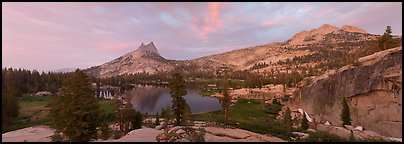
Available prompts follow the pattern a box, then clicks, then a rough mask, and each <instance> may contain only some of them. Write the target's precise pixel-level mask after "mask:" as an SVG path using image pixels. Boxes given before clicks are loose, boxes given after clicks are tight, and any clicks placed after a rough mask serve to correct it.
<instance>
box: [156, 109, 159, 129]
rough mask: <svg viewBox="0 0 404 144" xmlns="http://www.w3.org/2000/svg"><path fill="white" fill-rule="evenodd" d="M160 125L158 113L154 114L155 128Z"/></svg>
mask: <svg viewBox="0 0 404 144" xmlns="http://www.w3.org/2000/svg"><path fill="white" fill-rule="evenodd" d="M158 125H160V117H159V112H157V113H156V126H158Z"/></svg>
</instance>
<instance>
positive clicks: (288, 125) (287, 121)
mask: <svg viewBox="0 0 404 144" xmlns="http://www.w3.org/2000/svg"><path fill="white" fill-rule="evenodd" d="M290 114H291V111H290V109H289V107H288V108H286V111H285V112H284V113H283V124H284V125H285V133H286V135H289V134H290V133H291V131H292V117H291V115H290Z"/></svg>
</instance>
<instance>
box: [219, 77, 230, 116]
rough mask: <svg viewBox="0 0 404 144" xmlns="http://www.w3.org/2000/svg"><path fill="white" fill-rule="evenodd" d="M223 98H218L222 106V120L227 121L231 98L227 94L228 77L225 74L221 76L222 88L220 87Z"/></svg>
mask: <svg viewBox="0 0 404 144" xmlns="http://www.w3.org/2000/svg"><path fill="white" fill-rule="evenodd" d="M222 93H223V98H221V99H220V104H221V105H222V108H223V114H224V122H225V123H227V122H228V115H229V107H230V104H231V98H230V95H229V79H228V76H227V75H225V76H224V78H223V88H222Z"/></svg>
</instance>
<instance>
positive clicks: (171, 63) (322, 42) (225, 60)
mask: <svg viewBox="0 0 404 144" xmlns="http://www.w3.org/2000/svg"><path fill="white" fill-rule="evenodd" d="M377 37H378V35H372V34H368V33H367V32H366V31H365V30H362V29H360V28H357V27H354V26H343V27H342V28H341V29H340V28H337V27H335V26H332V25H329V24H324V25H322V26H321V27H319V28H317V29H312V30H309V31H302V32H300V33H297V34H295V35H294V36H293V37H291V38H290V39H289V40H287V41H285V42H274V43H269V44H264V45H259V46H254V47H248V48H244V49H238V50H233V51H229V52H225V53H221V54H214V55H210V56H205V57H201V58H197V59H192V60H167V59H165V58H163V57H161V56H160V54H159V52H158V50H157V48H156V47H155V45H154V44H153V43H152V42H151V43H149V44H147V45H144V44H143V43H142V44H141V45H140V47H139V48H138V49H137V50H135V51H133V52H130V53H128V54H126V55H123V56H121V57H119V58H117V59H115V60H112V61H110V62H107V63H105V64H102V65H100V66H95V67H92V68H89V69H87V70H86V72H88V73H90V74H92V75H95V76H100V77H110V76H116V75H122V74H135V73H142V72H147V73H149V74H154V73H158V72H169V71H172V70H174V69H175V70H182V71H189V70H192V71H193V72H197V71H198V72H199V71H203V72H207V73H213V72H214V71H217V70H219V69H223V68H226V69H231V70H241V71H242V70H251V71H261V72H262V71H264V72H265V71H266V72H269V71H279V72H286V71H289V72H290V70H297V71H304V69H299V68H295V67H292V66H295V65H299V66H303V67H306V66H310V67H314V66H317V65H320V66H322V65H321V63H325V64H323V65H329V64H330V63H331V62H333V61H337V62H339V61H341V60H343V59H346V58H345V57H346V56H351V55H352V54H355V53H363V52H362V51H363V50H366V49H368V48H369V47H372V46H371V45H372V44H373V43H374V42H375V40H376V39H377ZM333 54H334V55H333ZM330 55H333V56H332V57H330ZM323 58H324V59H323ZM264 62H265V63H266V64H269V66H267V67H263V68H259V69H254V70H253V69H251V68H252V67H253V66H254V65H255V64H257V63H264ZM323 67H324V66H323ZM323 67H317V70H319V71H322V70H323ZM327 69H329V68H327V67H326V68H325V70H327Z"/></svg>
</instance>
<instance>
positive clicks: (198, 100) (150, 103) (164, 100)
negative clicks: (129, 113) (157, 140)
mask: <svg viewBox="0 0 404 144" xmlns="http://www.w3.org/2000/svg"><path fill="white" fill-rule="evenodd" d="M187 93H188V94H187V95H185V96H184V99H185V100H186V102H187V104H188V105H189V107H190V108H191V111H192V113H200V112H208V111H213V110H219V109H221V106H220V102H219V100H218V99H216V98H212V97H207V96H201V95H199V94H198V89H197V88H187ZM124 96H129V97H130V98H131V103H132V104H133V106H134V108H135V109H136V110H138V111H141V112H143V113H149V114H155V113H156V112H159V113H161V108H163V107H166V106H171V101H172V98H171V95H170V89H169V88H166V87H155V86H138V87H135V88H133V89H131V90H129V91H127V92H125V93H124Z"/></svg>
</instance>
